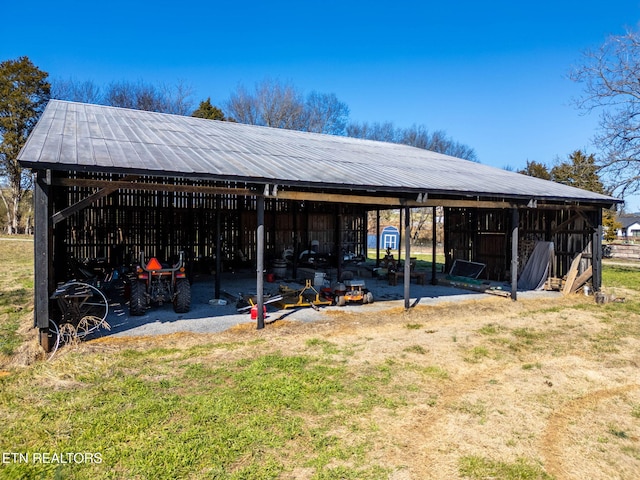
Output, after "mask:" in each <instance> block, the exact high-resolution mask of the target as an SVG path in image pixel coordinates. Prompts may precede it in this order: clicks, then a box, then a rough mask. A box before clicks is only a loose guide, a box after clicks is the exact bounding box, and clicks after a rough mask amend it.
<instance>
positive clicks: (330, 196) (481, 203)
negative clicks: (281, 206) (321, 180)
mask: <svg viewBox="0 0 640 480" xmlns="http://www.w3.org/2000/svg"><path fill="white" fill-rule="evenodd" d="M277 198H280V199H283V200H298V201H303V200H306V201H314V202H335V203H357V204H364V205H379V206H388V207H411V208H420V207H467V208H514V207H517V206H524V205H525V203H524V201H523V202H522V203H516V202H506V201H505V202H500V201H488V200H448V199H447V200H445V199H427V200H424V201H422V202H418V201H416V200H407V199H404V198H400V197H389V196H380V197H377V196H374V195H355V194H343V193H340V194H338V193H317V192H300V191H292V190H284V191H283V190H278V194H277Z"/></svg>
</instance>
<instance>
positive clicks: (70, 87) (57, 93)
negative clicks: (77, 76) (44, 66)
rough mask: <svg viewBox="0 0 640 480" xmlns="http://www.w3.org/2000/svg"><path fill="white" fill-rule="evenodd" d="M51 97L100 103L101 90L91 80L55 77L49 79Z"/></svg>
mask: <svg viewBox="0 0 640 480" xmlns="http://www.w3.org/2000/svg"><path fill="white" fill-rule="evenodd" d="M51 98H55V99H57V100H68V101H70V102H82V103H95V104H101V103H102V92H101V90H100V87H99V86H97V85H96V84H95V83H94V82H93V81H92V80H84V81H78V80H74V79H72V78H69V79H66V80H64V79H55V80H52V81H51Z"/></svg>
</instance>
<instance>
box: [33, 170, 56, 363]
mask: <svg viewBox="0 0 640 480" xmlns="http://www.w3.org/2000/svg"><path fill="white" fill-rule="evenodd" d="M35 173H36V181H35V184H34V192H33V194H34V204H35V205H34V208H35V212H34V216H35V225H34V245H33V251H34V268H35V282H34V319H33V323H34V327H37V328H38V329H39V335H40V338H39V340H40V345H42V348H44V350H45V351H46V352H50V351H51V348H52V347H53V345H50V342H49V340H50V337H49V296H50V294H51V293H52V289H51V288H50V287H51V286H50V278H51V273H52V272H51V269H52V259H51V250H52V243H53V239H52V222H51V216H50V215H49V211H50V210H51V208H50V202H49V184H48V182H47V173H48V172H46V171H44V170H38V171H36V172H35Z"/></svg>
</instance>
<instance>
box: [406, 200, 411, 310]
mask: <svg viewBox="0 0 640 480" xmlns="http://www.w3.org/2000/svg"><path fill="white" fill-rule="evenodd" d="M410 211H411V209H410V208H409V207H405V208H404V250H405V260H404V309H405V310H409V301H410V298H409V297H410V296H411V261H410V260H411V215H409V212H410Z"/></svg>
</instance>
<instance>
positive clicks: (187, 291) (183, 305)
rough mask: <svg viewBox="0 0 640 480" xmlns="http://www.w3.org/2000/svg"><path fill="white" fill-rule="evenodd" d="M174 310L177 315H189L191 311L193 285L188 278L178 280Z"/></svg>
mask: <svg viewBox="0 0 640 480" xmlns="http://www.w3.org/2000/svg"><path fill="white" fill-rule="evenodd" d="M173 310H174V311H175V312H176V313H187V312H188V311H189V310H191V285H189V280H187V279H186V278H179V279H177V280H176V296H175V298H174V300H173Z"/></svg>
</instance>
